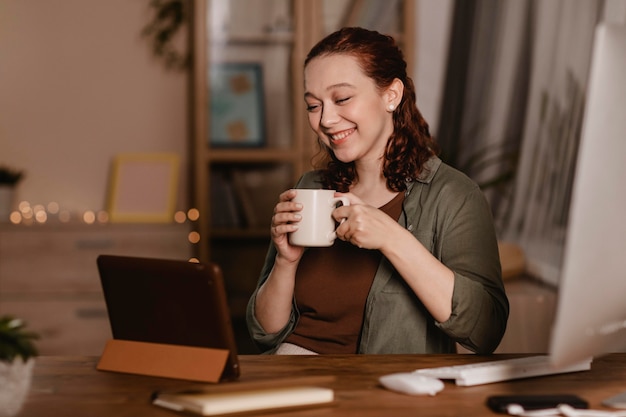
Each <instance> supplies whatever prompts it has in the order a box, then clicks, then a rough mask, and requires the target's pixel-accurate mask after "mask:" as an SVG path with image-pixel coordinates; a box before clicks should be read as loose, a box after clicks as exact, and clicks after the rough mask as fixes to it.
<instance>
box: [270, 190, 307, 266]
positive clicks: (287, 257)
mask: <svg viewBox="0 0 626 417" xmlns="http://www.w3.org/2000/svg"><path fill="white" fill-rule="evenodd" d="M297 192H298V191H297V190H295V189H289V190H287V191H285V192H283V193H281V194H280V196H279V197H278V203H277V204H276V207H274V215H273V216H272V225H271V229H270V233H271V236H272V241H273V242H274V246H275V247H276V251H277V252H278V255H277V256H278V257H280V258H282V259H283V260H284V261H286V262H297V261H299V260H300V258H301V257H302V254H303V253H304V248H303V247H302V246H295V245H292V244H291V243H289V233H291V232H293V231H295V230H297V229H298V223H299V222H300V219H301V218H302V216H300V214H299V212H300V211H301V210H302V205H301V204H300V203H295V202H294V201H293V199H294V197H295V196H296V193H297Z"/></svg>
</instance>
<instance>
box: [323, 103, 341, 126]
mask: <svg viewBox="0 0 626 417" xmlns="http://www.w3.org/2000/svg"><path fill="white" fill-rule="evenodd" d="M337 121H339V114H338V113H337V112H336V111H335V109H333V108H332V107H324V110H323V111H322V119H321V122H322V126H323V127H330V126H332V125H334V124H335V123H337Z"/></svg>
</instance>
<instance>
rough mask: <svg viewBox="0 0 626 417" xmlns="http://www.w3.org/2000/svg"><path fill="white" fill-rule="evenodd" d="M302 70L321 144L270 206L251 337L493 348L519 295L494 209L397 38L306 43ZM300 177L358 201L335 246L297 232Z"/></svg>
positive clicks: (366, 348) (339, 211)
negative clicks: (429, 111)
mask: <svg viewBox="0 0 626 417" xmlns="http://www.w3.org/2000/svg"><path fill="white" fill-rule="evenodd" d="M304 79H305V94H304V96H305V101H306V105H307V111H308V115H309V124H310V126H311V128H312V130H313V131H314V132H315V133H316V134H317V136H318V141H319V143H320V148H321V150H320V153H321V155H322V156H323V157H322V161H321V163H320V164H318V166H317V169H316V170H315V171H311V172H309V173H306V174H305V175H304V176H303V177H302V178H301V179H300V181H299V183H298V185H297V187H296V189H291V190H287V191H285V192H283V193H282V194H281V195H280V197H279V202H278V204H277V205H276V207H275V209H274V215H273V217H272V224H271V226H272V243H273V244H272V245H271V247H270V249H269V252H268V254H267V257H266V263H265V265H264V267H263V269H262V271H261V276H260V279H259V282H258V287H257V289H256V291H255V293H254V294H253V296H252V297H251V299H250V302H249V304H248V311H247V319H248V326H249V329H250V333H251V335H252V336H253V339H254V340H255V341H256V342H257V344H258V346H259V347H260V348H261V349H262V350H264V351H268V352H279V353H280V352H284V351H287V352H290V353H293V352H294V351H295V352H298V351H300V352H302V353H307V354H311V353H367V354H370V353H445V352H454V351H455V346H456V345H455V344H456V343H459V344H461V345H462V346H464V347H466V348H468V349H470V350H472V351H474V352H479V353H488V352H492V351H493V350H494V349H495V348H496V347H497V345H498V343H499V342H500V340H501V338H502V336H503V334H504V330H505V327H506V322H507V318H508V311H509V305H508V300H507V298H506V295H505V293H504V288H503V284H502V278H501V268H500V261H499V256H498V247H497V242H496V237H495V230H494V226H493V221H492V218H491V213H490V209H489V206H488V205H487V202H486V200H485V199H484V197H483V195H482V193H481V191H480V189H479V188H478V186H477V185H476V184H475V183H474V182H472V181H471V180H470V179H469V178H467V177H466V176H465V175H464V174H462V173H460V172H459V171H457V170H455V169H453V168H451V167H449V166H448V165H446V164H445V163H443V162H442V161H441V160H440V159H439V158H438V156H437V149H438V147H437V144H436V143H435V141H434V140H433V138H432V137H431V135H430V132H429V129H428V124H427V123H426V121H425V120H424V119H423V118H422V116H421V114H420V112H419V110H418V109H417V106H416V96H415V87H414V85H413V81H412V80H411V78H410V77H409V76H408V75H407V72H406V62H405V60H404V57H403V55H402V53H401V52H400V50H399V48H398V47H397V45H396V43H395V41H394V39H393V38H392V37H390V36H386V35H382V34H380V33H378V32H375V31H370V30H366V29H362V28H356V27H352V28H344V29H341V30H339V31H337V32H334V33H332V34H330V35H329V36H327V37H326V38H324V39H322V40H321V41H320V42H319V43H318V44H317V45H315V46H314V47H313V48H312V49H311V51H310V52H309V54H308V56H307V58H306V60H305V68H304ZM299 188H323V189H330V190H337V191H338V192H337V193H336V196H343V197H345V198H347V199H348V200H349V202H350V204H349V205H344V206H341V207H338V208H335V209H334V211H333V214H332V215H333V217H334V219H335V220H336V221H338V223H339V225H338V227H337V230H336V233H337V237H338V239H337V240H336V241H335V243H334V244H333V245H332V246H330V247H315V248H306V249H305V248H304V247H301V246H297V245H292V244H291V243H290V242H289V239H288V236H289V234H290V233H291V232H294V231H295V230H297V229H298V225H299V222H300V220H301V217H302V206H301V205H300V204H298V203H296V202H294V201H293V200H294V198H295V197H296V196H297V194H298V189H299ZM390 324H392V325H390Z"/></svg>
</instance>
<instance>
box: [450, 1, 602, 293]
mask: <svg viewBox="0 0 626 417" xmlns="http://www.w3.org/2000/svg"><path fill="white" fill-rule="evenodd" d="M603 4H604V2H603V1H602V0H552V1H540V0H463V1H459V2H457V4H456V8H455V14H454V18H453V32H452V37H451V44H450V56H449V65H448V73H447V75H446V85H445V93H444V94H445V96H444V101H443V106H442V110H441V118H440V125H439V128H438V139H439V143H440V144H441V146H442V158H443V159H444V160H445V161H446V162H448V163H450V164H451V165H453V166H455V167H457V168H459V169H461V170H462V171H464V172H465V173H467V174H468V175H469V176H470V177H472V178H473V179H474V180H476V181H477V182H478V184H479V185H480V186H481V187H482V188H483V190H484V192H485V194H486V196H487V198H488V199H489V202H490V204H491V207H492V210H493V214H494V219H495V221H496V226H497V229H498V234H499V238H500V239H501V240H511V241H514V242H516V243H518V244H520V245H521V246H522V248H523V249H524V251H525V253H526V256H527V260H528V261H529V263H528V265H529V272H530V273H531V274H534V275H538V276H539V278H541V279H544V280H546V281H548V282H556V280H557V279H558V270H559V268H560V263H561V255H562V247H563V242H564V237H565V232H566V224H567V213H568V209H569V198H570V190H571V186H572V181H573V174H574V170H575V161H576V153H577V149H578V147H577V144H578V140H579V136H580V127H581V121H582V115H583V114H582V112H583V109H584V91H585V86H586V81H587V73H588V70H589V59H590V56H591V47H592V43H593V35H594V30H595V26H596V24H597V22H598V20H599V18H600V15H601V13H600V12H601V9H602V7H603Z"/></svg>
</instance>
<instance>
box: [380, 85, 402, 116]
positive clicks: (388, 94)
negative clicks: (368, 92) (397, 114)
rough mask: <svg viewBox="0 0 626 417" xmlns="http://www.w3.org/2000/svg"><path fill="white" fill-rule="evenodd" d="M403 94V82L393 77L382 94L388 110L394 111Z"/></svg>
mask: <svg viewBox="0 0 626 417" xmlns="http://www.w3.org/2000/svg"><path fill="white" fill-rule="evenodd" d="M403 94H404V83H403V82H402V81H400V80H399V79H398V78H394V80H393V81H392V82H391V84H390V85H389V87H387V89H386V90H385V93H384V94H383V99H384V100H385V104H386V106H387V109H388V110H389V111H394V110H395V109H396V108H397V107H398V106H399V105H400V102H401V101H402V95H403Z"/></svg>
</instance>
